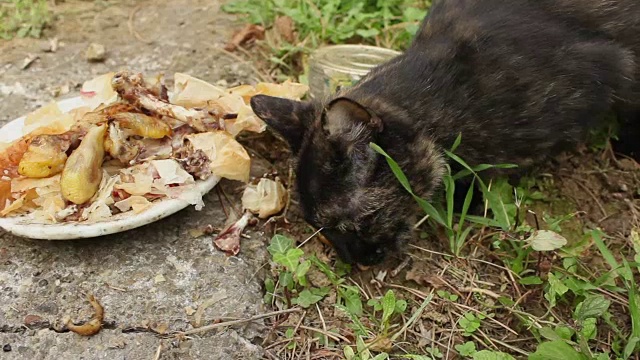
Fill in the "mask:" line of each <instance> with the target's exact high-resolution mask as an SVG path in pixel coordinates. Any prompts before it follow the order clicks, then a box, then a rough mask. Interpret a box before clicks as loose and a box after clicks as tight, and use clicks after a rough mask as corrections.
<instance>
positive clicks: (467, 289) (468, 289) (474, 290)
mask: <svg viewBox="0 0 640 360" xmlns="http://www.w3.org/2000/svg"><path fill="white" fill-rule="evenodd" d="M460 291H461V292H467V293H480V294H485V295H488V296H491V297H492V298H494V299H499V298H500V295H498V294H496V293H494V292H493V291H491V290H487V289H480V288H472V287H465V288H461V289H460Z"/></svg>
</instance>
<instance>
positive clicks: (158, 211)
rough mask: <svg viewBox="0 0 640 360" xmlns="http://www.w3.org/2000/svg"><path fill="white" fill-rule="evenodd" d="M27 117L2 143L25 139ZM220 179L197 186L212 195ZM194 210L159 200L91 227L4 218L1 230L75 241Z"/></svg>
mask: <svg viewBox="0 0 640 360" xmlns="http://www.w3.org/2000/svg"><path fill="white" fill-rule="evenodd" d="M58 106H59V107H60V109H61V110H62V111H63V112H68V111H71V110H72V109H75V108H78V107H81V106H84V103H83V101H82V99H81V98H80V97H79V96H78V97H74V98H70V99H66V100H62V101H59V102H58ZM24 120H25V116H23V117H20V118H18V119H15V120H13V121H11V122H10V123H8V124H6V125H5V126H4V127H2V129H0V142H11V141H14V140H16V139H19V138H20V137H21V136H22V129H23V127H24ZM219 181H220V178H219V177H217V176H211V177H210V178H209V179H207V180H200V181H196V186H197V187H198V189H199V190H200V192H201V194H202V195H203V196H204V195H205V194H206V193H208V192H209V191H211V189H213V188H214V187H215V186H216V185H217V184H218V182H219ZM188 206H192V205H191V204H189V203H188V202H186V201H183V200H179V199H163V200H157V201H154V202H153V203H152V205H151V206H150V207H149V208H147V209H146V210H145V211H143V212H141V213H139V214H133V213H123V214H118V215H116V216H114V217H112V218H111V219H110V220H108V221H102V222H96V223H90V224H89V223H87V224H83V223H81V222H71V223H62V224H45V223H36V222H34V221H33V220H32V219H28V218H26V217H22V216H21V217H10V218H0V227H1V228H3V229H4V230H6V231H7V232H9V233H11V234H14V235H17V236H22V237H26V238H31V239H42V240H71V239H83V238H92V237H97V236H102V235H108V234H114V233H118V232H123V231H127V230H131V229H134V228H137V227H141V226H144V225H148V224H150V223H152V222H155V221H158V220H161V219H164V218H166V217H167V216H169V215H172V214H175V213H176V212H178V211H180V210H182V209H184V208H186V207H188Z"/></svg>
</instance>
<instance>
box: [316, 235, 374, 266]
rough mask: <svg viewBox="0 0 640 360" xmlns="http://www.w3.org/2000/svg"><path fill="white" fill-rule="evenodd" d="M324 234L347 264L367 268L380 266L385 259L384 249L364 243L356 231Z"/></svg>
mask: <svg viewBox="0 0 640 360" xmlns="http://www.w3.org/2000/svg"><path fill="white" fill-rule="evenodd" d="M322 234H323V235H324V237H325V238H326V239H327V240H328V241H329V242H330V243H331V245H332V247H333V248H334V250H335V251H336V253H337V254H338V257H340V259H341V260H342V261H343V262H345V263H347V264H356V265H358V266H359V267H365V268H366V267H370V266H374V265H378V264H380V263H381V262H382V261H383V260H384V258H385V252H384V251H383V249H382V248H380V247H379V246H377V245H376V244H369V243H366V242H364V241H362V239H360V236H359V235H358V234H357V233H356V232H354V231H346V232H342V231H339V230H335V229H324V230H323V231H322Z"/></svg>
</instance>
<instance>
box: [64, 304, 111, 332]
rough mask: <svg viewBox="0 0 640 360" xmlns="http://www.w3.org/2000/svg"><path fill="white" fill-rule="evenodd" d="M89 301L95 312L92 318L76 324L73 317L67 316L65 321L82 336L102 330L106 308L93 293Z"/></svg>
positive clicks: (69, 327) (70, 328)
mask: <svg viewBox="0 0 640 360" xmlns="http://www.w3.org/2000/svg"><path fill="white" fill-rule="evenodd" d="M89 303H90V304H91V306H93V310H94V312H95V313H94V315H93V317H92V318H91V320H89V321H88V322H86V323H84V324H82V325H74V323H73V322H72V321H71V318H69V317H67V318H66V319H65V320H64V323H65V325H66V326H67V328H68V329H69V330H70V331H73V332H74V333H76V334H78V335H82V336H92V335H95V334H97V333H98V332H100V329H102V320H104V308H103V307H102V305H100V303H99V302H98V300H96V298H95V297H94V296H93V295H89Z"/></svg>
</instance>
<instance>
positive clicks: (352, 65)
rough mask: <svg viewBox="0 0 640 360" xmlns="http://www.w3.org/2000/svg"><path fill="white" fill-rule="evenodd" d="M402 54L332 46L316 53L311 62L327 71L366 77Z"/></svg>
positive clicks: (366, 47) (379, 48)
mask: <svg viewBox="0 0 640 360" xmlns="http://www.w3.org/2000/svg"><path fill="white" fill-rule="evenodd" d="M400 54H401V53H400V52H398V51H395V50H391V49H386V48H381V47H376V46H369V45H331V46H325V47H322V48H320V49H318V50H316V51H314V52H313V53H312V54H311V56H310V59H309V60H310V62H314V63H315V66H318V67H321V68H323V69H325V70H333V71H338V72H342V73H347V74H354V75H359V76H364V75H366V74H367V73H368V72H369V71H371V69H372V68H374V67H376V66H378V65H380V64H381V63H383V62H385V61H388V60H391V59H392V58H394V57H396V56H398V55H400Z"/></svg>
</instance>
